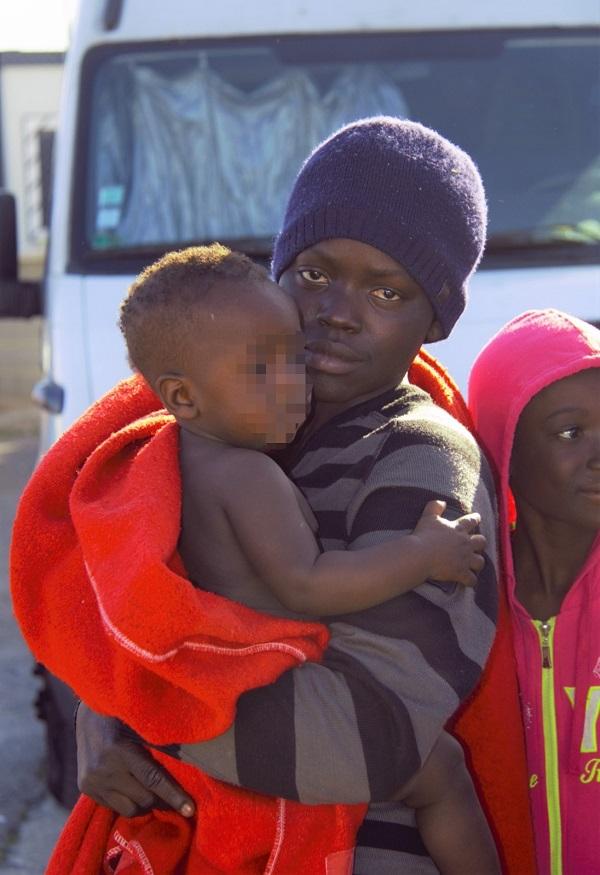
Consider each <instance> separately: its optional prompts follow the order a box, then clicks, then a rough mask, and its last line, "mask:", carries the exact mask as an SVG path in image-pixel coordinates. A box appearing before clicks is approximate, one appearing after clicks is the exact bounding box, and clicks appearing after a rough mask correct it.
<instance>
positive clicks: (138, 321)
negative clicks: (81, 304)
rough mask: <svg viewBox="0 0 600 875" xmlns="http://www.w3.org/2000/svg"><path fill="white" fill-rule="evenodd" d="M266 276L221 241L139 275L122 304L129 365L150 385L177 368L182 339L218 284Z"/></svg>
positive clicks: (178, 254)
mask: <svg viewBox="0 0 600 875" xmlns="http://www.w3.org/2000/svg"><path fill="white" fill-rule="evenodd" d="M268 278H269V276H268V273H267V271H266V270H265V269H264V268H262V267H260V266H259V265H258V264H255V263H254V262H253V261H252V260H251V259H250V258H248V256H246V255H243V254H242V253H240V252H233V251H232V250H231V249H228V248H227V247H226V246H223V245H221V244H220V243H213V244H212V245H210V246H190V247H189V248H187V249H182V250H180V251H177V252H169V253H167V254H166V255H164V256H163V257H162V258H160V259H159V260H158V261H155V262H154V263H153V264H151V265H150V266H149V267H146V268H145V269H144V270H143V271H142V272H141V273H140V274H139V276H138V277H137V278H136V279H135V280H134V281H133V283H132V284H131V286H130V287H129V290H128V292H127V295H126V297H125V299H124V300H123V301H122V303H121V309H120V317H119V328H120V329H121V332H122V333H123V336H124V338H125V343H126V345H127V352H128V355H129V361H130V364H131V366H132V367H133V368H134V370H137V371H140V372H141V373H142V374H143V376H144V377H146V379H148V380H149V381H150V382H152V379H153V378H154V377H156V376H158V374H159V373H162V372H166V371H168V370H173V369H176V364H177V358H178V349H179V348H180V346H181V341H182V340H183V336H182V335H184V334H185V333H186V332H187V330H188V329H189V327H190V324H193V323H194V316H196V315H198V313H200V312H201V308H202V307H203V305H204V304H205V301H206V296H207V293H208V291H209V290H210V289H211V288H212V286H213V285H214V284H215V283H216V282H218V281H223V280H227V281H233V282H242V281H245V282H248V281H250V282H251V281H256V280H258V281H264V280H268Z"/></svg>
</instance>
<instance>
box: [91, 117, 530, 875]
mask: <svg viewBox="0 0 600 875" xmlns="http://www.w3.org/2000/svg"><path fill="white" fill-rule="evenodd" d="M486 218H487V213H486V202H485V194H484V189H483V185H482V182H481V178H480V176H479V173H478V171H477V168H476V167H475V165H474V163H473V162H472V161H471V159H470V158H469V157H468V155H466V154H465V152H463V151H462V150H461V149H460V148H458V147H457V146H455V145H453V144H452V143H450V142H449V141H448V140H447V139H445V138H444V137H443V136H441V135H440V134H439V133H436V132H435V131H432V130H430V129H428V128H426V127H424V126H423V125H421V124H418V123H416V122H412V121H407V120H404V119H396V118H390V117H375V118H370V119H363V120H360V121H356V122H353V123H351V124H349V125H346V126H345V127H343V128H341V129H340V130H339V131H337V132H336V133H334V134H332V135H331V136H330V137H329V138H327V139H326V140H325V141H324V142H323V143H321V144H320V145H319V146H318V147H317V148H316V149H315V150H314V151H313V152H312V154H311V155H310V156H309V157H308V158H307V160H306V162H305V163H304V164H303V166H302V167H301V168H300V171H299V174H298V176H297V178H296V181H295V184H294V186H293V189H292V192H291V194H290V197H289V200H288V204H287V207H286V211H285V215H284V219H283V222H282V227H281V230H280V233H279V234H278V235H277V237H276V239H275V243H274V249H273V261H272V274H273V277H274V279H275V280H276V281H277V282H278V283H279V285H280V286H281V288H282V289H283V290H284V291H285V292H287V293H288V294H289V295H290V296H291V297H292V298H293V300H294V301H295V303H296V305H297V307H298V310H299V312H300V315H301V317H302V324H303V330H304V333H305V342H306V349H305V352H306V367H307V372H308V375H309V378H310V381H311V383H312V387H313V409H312V413H311V415H310V416H309V418H308V419H307V421H306V423H305V425H304V426H303V427H302V429H301V430H300V432H299V433H298V435H297V437H296V439H295V440H294V442H293V443H292V444H290V445H289V446H288V447H286V448H285V449H284V450H283V452H282V454H281V456H278V457H277V461H278V462H279V464H280V465H281V466H282V468H283V469H284V471H285V472H286V473H287V474H288V475H289V476H290V477H291V478H292V479H293V480H294V482H295V483H296V484H297V485H298V487H299V488H300V489H301V491H302V492H303V493H304V495H305V497H306V498H307V500H308V502H309V504H310V506H311V508H312V510H313V512H314V514H315V516H316V518H317V521H318V525H319V537H320V541H321V544H322V547H323V549H324V550H331V549H338V550H339V549H345V550H353V549H361V548H362V547H364V546H367V545H371V544H377V543H381V542H382V541H384V540H386V539H388V538H389V537H390V536H391V535H392V534H394V533H397V532H401V531H407V530H412V529H413V528H414V525H415V522H416V520H417V519H418V517H419V514H420V512H421V511H422V509H423V507H424V505H425V504H426V503H427V501H428V500H430V499H432V498H442V500H443V501H444V502H445V503H446V511H445V513H446V515H447V516H449V517H452V518H455V517H457V516H458V515H460V514H462V513H470V512H477V513H479V514H480V515H481V519H482V523H481V530H482V533H483V534H484V535H485V536H486V538H487V542H488V545H489V548H488V550H487V552H486V556H485V560H486V561H485V567H484V570H483V571H482V572H481V574H480V575H479V582H478V584H477V586H476V587H475V588H474V589H467V588H464V587H462V588H458V587H457V586H455V585H454V584H449V585H446V584H442V583H439V582H437V581H427V582H426V583H425V584H423V585H422V586H420V587H418V588H417V589H416V590H414V591H413V592H411V593H409V594H406V595H404V596H401V597H399V598H396V599H392V600H391V601H388V602H386V603H385V604H384V605H381V606H379V607H377V608H371V609H368V610H365V611H359V612H357V613H355V614H351V615H344V616H343V617H339V618H337V617H334V618H330V619H331V622H330V623H329V629H330V634H331V638H330V644H329V646H328V648H327V651H326V653H325V656H324V659H323V661H322V662H321V663H319V664H316V663H308V664H305V665H303V666H302V667H301V668H297V669H292V670H290V671H288V672H286V673H285V674H283V675H282V676H281V678H280V679H279V680H278V681H276V682H275V683H274V684H270V685H269V686H267V687H264V688H261V689H257V690H252V691H250V692H247V693H244V694H243V695H242V696H241V697H240V699H239V701H238V708H237V714H236V719H235V723H234V725H233V726H232V727H231V728H230V730H228V731H227V732H226V733H224V734H223V735H222V736H220V737H219V738H217V739H212V740H210V741H206V742H198V743H197V744H181V745H173V746H171V747H170V748H169V751H168V752H170V753H172V754H173V756H175V757H177V758H179V759H181V760H183V761H184V762H186V763H188V764H192V765H194V766H196V767H198V768H200V769H202V770H203V771H205V772H207V773H209V774H211V775H212V776H214V777H218V778H219V779H221V780H224V781H227V782H229V783H232V784H237V785H240V786H243V787H245V788H248V789H251V790H255V791H257V792H259V793H263V794H267V795H270V796H277V797H281V798H284V799H291V800H296V801H300V802H303V803H306V804H321V803H344V804H346V803H347V804H353V803H360V802H368V803H369V806H370V807H369V811H368V814H367V817H366V819H365V822H364V824H363V827H362V828H361V830H360V832H359V835H358V840H357V848H356V852H355V854H354V856H353V857H352V854H349V855H348V856H346V857H344V859H337V860H332V861H331V867H330V868H328V870H327V872H328V873H329V872H340V873H344V875H351V873H355V875H391V873H394V875H403V873H405V875H408V873H411V875H413V873H414V875H434V873H438V872H440V871H442V872H444V873H445V872H448V873H454V872H456V873H460V875H483V873H492V872H494V873H495V872H497V871H499V870H498V863H497V859H496V854H495V850H494V848H493V846H492V842H491V839H489V837H486V840H485V841H487V842H488V845H487V846H488V849H489V854H488V855H487V857H486V858H485V859H483V858H481V859H479V860H473V854H472V853H471V851H472V847H471V843H472V846H473V847H475V846H476V845H477V837H481V835H482V834H484V833H485V831H486V829H487V827H486V825H485V822H484V821H483V817H482V816H481V812H479V813H478V814H477V815H476V816H474V818H473V820H472V822H471V823H468V822H467V823H464V822H462V823H459V822H458V821H459V820H460V819H459V818H458V819H457V818H455V817H454V814H455V806H454V805H453V804H452V802H451V800H452V798H453V794H452V791H453V790H456V791H457V792H461V791H460V790H459V787H464V786H466V785H468V787H469V790H468V792H469V793H472V787H471V786H470V782H469V779H468V775H467V774H466V772H465V766H464V760H463V758H462V751H461V750H460V748H459V746H458V745H457V744H456V743H454V747H453V748H452V750H453V754H452V756H453V757H454V760H453V766H452V769H453V772H452V774H453V775H454V778H455V781H456V783H455V784H453V781H447V778H444V777H442V776H441V774H438V776H437V778H435V776H434V779H433V782H432V783H431V784H430V785H429V788H428V790H426V791H425V792H424V794H423V795H421V796H419V794H418V792H415V788H418V787H419V784H418V780H419V777H418V776H419V772H420V770H421V769H422V768H423V766H424V764H427V766H429V767H430V766H431V765H432V763H433V762H434V759H433V757H431V753H432V751H434V749H435V748H436V746H437V744H438V742H439V740H440V738H443V737H444V735H443V730H444V726H445V724H446V723H447V721H448V720H449V719H450V718H451V717H452V715H453V714H454V713H455V712H456V711H457V709H458V708H459V707H460V705H461V704H462V703H463V702H464V701H465V700H466V699H467V698H469V697H470V696H471V694H472V692H473V690H474V688H475V686H476V684H477V682H478V680H479V678H480V676H481V673H482V670H483V667H484V664H485V662H486V659H487V657H488V654H489V652H490V648H491V645H492V641H493V638H494V632H495V623H496V619H497V608H498V602H497V586H496V576H497V567H496V562H497V557H496V550H495V543H496V534H495V513H494V507H495V499H494V490H493V478H492V477H491V474H490V471H489V469H488V466H487V463H486V460H485V458H484V456H483V454H482V453H481V451H480V449H479V447H478V446H477V444H476V442H475V440H474V438H473V436H472V435H471V434H470V432H469V431H468V429H467V428H466V427H465V424H466V423H467V418H466V416H465V417H464V418H463V422H462V423H461V422H460V421H458V419H457V411H458V417H459V419H460V410H463V411H464V405H463V402H462V399H460V397H459V396H458V395H457V390H456V389H455V387H453V384H452V383H451V381H448V379H447V375H445V372H444V371H443V369H442V368H441V367H439V366H437V365H436V363H435V360H433V359H432V358H431V357H430V356H428V355H427V354H425V353H423V352H422V351H421V346H422V344H423V343H427V342H433V341H436V340H440V339H441V338H443V337H447V336H448V335H449V334H450V332H451V330H452V327H453V325H454V323H455V322H456V320H457V319H458V318H459V317H460V314H461V313H462V311H463V309H464V307H465V306H466V302H467V294H468V283H469V278H470V276H471V275H472V273H473V271H474V270H475V269H476V267H477V265H478V263H479V260H480V258H481V255H482V251H483V247H484V242H485V230H486ZM409 371H410V378H411V379H412V380H413V381H415V380H416V382H418V383H419V385H416V384H415V383H414V382H411V381H410V380H409ZM425 376H426V379H425ZM421 378H423V379H422V380H421ZM421 386H424V387H426V388H427V390H428V391H429V392H431V393H432V394H433V395H434V396H435V401H436V402H437V403H434V399H432V397H431V395H430V394H428V391H424V388H421ZM448 399H451V401H449V400H448ZM444 407H446V409H444ZM157 707H160V704H159V703H157ZM77 733H78V739H79V742H80V786H81V787H82V788H83V789H84V792H86V793H87V794H88V795H90V796H92V797H93V798H94V799H95V800H96V801H97V802H99V803H100V804H104V805H108V806H109V807H113V808H115V809H116V810H117V811H119V812H120V813H121V814H126V815H132V814H138V813H141V812H142V811H143V810H144V807H145V806H148V805H152V804H153V803H155V802H156V801H157V800H160V801H161V803H162V804H164V803H166V804H168V805H170V806H172V807H174V808H176V809H178V810H179V811H182V812H183V813H184V814H186V815H187V814H189V813H190V804H191V800H190V799H189V797H187V796H186V794H185V793H184V792H183V791H182V790H181V788H180V787H179V786H178V785H177V784H176V782H175V781H174V780H173V779H172V778H171V777H170V776H169V775H168V773H166V772H165V771H164V770H163V769H161V768H160V767H159V766H158V765H157V764H156V763H154V762H152V761H151V760H149V759H148V754H147V752H146V751H145V750H144V749H143V748H142V747H141V746H140V745H139V744H135V743H133V742H132V741H131V737H130V736H129V737H124V736H123V727H122V726H121V725H119V724H118V723H117V722H115V721H111V720H110V718H102V717H99V716H98V715H95V714H94V713H93V712H92V711H91V710H90V709H89V708H87V707H86V706H85V705H82V707H81V708H80V709H79V715H78V719H77ZM482 743H485V742H484V741H482ZM495 744H496V748H497V747H498V745H497V741H496V742H495ZM507 752H508V753H510V755H511V756H512V749H511V750H509V751H507ZM109 765H110V767H108V766H109ZM427 766H426V768H427ZM506 768H507V769H509V768H510V763H509V762H508V761H507V766H506ZM415 776H416V777H415ZM465 779H466V784H465ZM436 781H438V783H437V784H436ZM525 783H526V782H525V780H523V786H525ZM440 790H441V791H443V792H445V791H446V790H448V795H447V797H446V801H447V802H448V805H447V817H446V826H445V828H444V829H440V828H437V830H436V832H435V835H428V836H427V837H426V841H425V843H424V842H423V837H422V836H421V835H420V834H419V830H418V829H417V823H416V818H415V810H414V809H415V807H417V808H418V807H426V806H427V804H428V803H429V802H430V801H431V798H432V797H431V796H428V795H427V794H428V793H429V792H430V791H435V792H438V791H440ZM411 791H412V792H413V795H412V796H411V795H410V794H411ZM407 794H409V795H407ZM402 798H404V799H405V801H408V802H410V803H411V805H412V806H413V807H409V806H408V805H407V804H405V803H404V802H401V801H394V800H399V799H402ZM515 812H518V817H519V818H520V819H521V820H522V821H523V824H524V826H523V828H524V830H525V834H526V835H527V838H528V837H529V836H528V834H527V833H526V829H525V821H526V816H525V817H523V815H522V809H521V808H520V807H519V806H518V805H515ZM198 815H199V817H200V819H201V818H202V812H198ZM509 816H510V813H509ZM281 828H282V829H285V824H283V823H282V824H281ZM511 829H512V830H513V831H512V835H515V834H516V833H517V832H518V829H519V824H516V825H515V824H512V826H511ZM527 838H526V839H525V841H526V840H527ZM488 839H489V841H488ZM499 850H500V853H501V855H503V851H502V848H500V849H499ZM298 859H299V860H301V859H302V848H301V847H299V848H298ZM352 859H353V862H352ZM504 862H505V861H504ZM328 865H329V864H328ZM269 866H270V868H268V871H270V872H273V873H277V871H278V870H277V865H276V858H274V859H272V860H271V861H270V862H269ZM506 871H511V872H512V871H514V872H515V873H516V872H517V871H518V869H514V870H509V869H508V868H507V869H506ZM525 872H526V870H524V869H522V870H521V873H520V875H525ZM281 875H284V873H281ZM310 875H312V873H310ZM315 875H316V873H315ZM323 875H325V873H323Z"/></svg>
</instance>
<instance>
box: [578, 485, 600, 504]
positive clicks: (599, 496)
mask: <svg viewBox="0 0 600 875" xmlns="http://www.w3.org/2000/svg"><path fill="white" fill-rule="evenodd" d="M579 491H580V492H581V493H582V494H583V495H585V497H586V498H589V499H591V500H592V501H597V502H600V483H595V484H593V485H592V486H583V487H582V488H581V489H580V490H579Z"/></svg>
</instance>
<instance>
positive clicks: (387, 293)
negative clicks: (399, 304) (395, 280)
mask: <svg viewBox="0 0 600 875" xmlns="http://www.w3.org/2000/svg"><path fill="white" fill-rule="evenodd" d="M371 294H372V295H373V297H374V298H377V300H378V301H399V300H400V299H401V297H402V295H400V294H399V293H398V292H396V291H395V290H394V289H385V288H384V289H373V291H372V292H371Z"/></svg>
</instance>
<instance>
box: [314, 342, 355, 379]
mask: <svg viewBox="0 0 600 875" xmlns="http://www.w3.org/2000/svg"><path fill="white" fill-rule="evenodd" d="M361 361H362V358H361V357H360V356H359V355H357V354H356V353H355V352H354V351H353V350H352V349H350V347H348V346H346V344H345V343H340V342H339V341H336V340H309V341H308V343H307V344H306V367H307V368H310V369H311V370H313V371H322V372H324V373H326V374H346V373H348V372H349V371H352V370H353V369H354V368H355V367H356V365H357V364H358V363H359V362H361Z"/></svg>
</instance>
